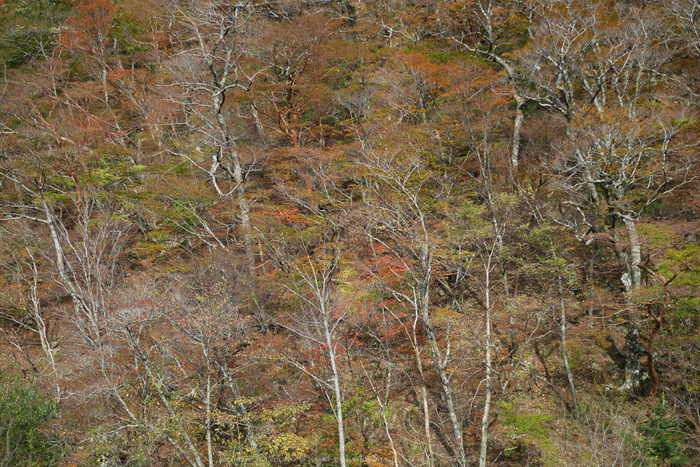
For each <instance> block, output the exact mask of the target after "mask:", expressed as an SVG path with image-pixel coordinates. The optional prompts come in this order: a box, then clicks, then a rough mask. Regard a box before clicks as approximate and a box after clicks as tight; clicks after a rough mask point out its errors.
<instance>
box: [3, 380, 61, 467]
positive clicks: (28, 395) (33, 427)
mask: <svg viewBox="0 0 700 467" xmlns="http://www.w3.org/2000/svg"><path fill="white" fill-rule="evenodd" d="M55 416H56V405H55V404H54V402H53V401H52V400H51V399H50V398H49V397H47V396H45V395H43V394H41V393H40V392H39V389H38V388H37V387H36V384H35V383H34V382H33V381H32V382H27V381H23V380H21V379H20V378H18V377H14V376H10V375H5V376H3V377H2V378H1V379H0V439H2V440H3V441H2V443H0V446H1V447H0V453H1V454H0V455H1V456H2V461H3V465H12V466H17V467H21V466H27V467H29V466H37V467H39V466H41V467H45V466H50V465H54V464H55V463H56V461H57V460H58V459H59V458H60V457H61V453H62V449H61V446H60V444H59V442H58V440H56V439H55V438H52V437H50V436H47V435H46V434H44V433H43V432H41V431H40V428H41V426H42V425H43V424H44V423H45V422H47V421H48V420H51V419H52V418H54V417H55Z"/></svg>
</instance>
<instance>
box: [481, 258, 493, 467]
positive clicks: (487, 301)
mask: <svg viewBox="0 0 700 467" xmlns="http://www.w3.org/2000/svg"><path fill="white" fill-rule="evenodd" d="M489 266H490V265H489ZM489 287H490V284H489V275H488V270H487V275H486V292H485V297H484V308H485V311H486V395H485V398H484V413H483V415H482V417H481V446H480V449H479V467H486V454H487V451H488V444H489V427H490V426H491V423H492V421H491V420H490V419H489V418H490V416H491V393H492V391H493V386H492V369H491V345H492V336H491V296H490V295H491V294H490V293H489Z"/></svg>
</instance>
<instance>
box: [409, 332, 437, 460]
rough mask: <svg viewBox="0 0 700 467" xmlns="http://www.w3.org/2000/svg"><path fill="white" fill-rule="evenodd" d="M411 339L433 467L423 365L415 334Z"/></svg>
mask: <svg viewBox="0 0 700 467" xmlns="http://www.w3.org/2000/svg"><path fill="white" fill-rule="evenodd" d="M411 337H412V340H413V342H412V344H413V354H414V356H415V358H416V367H417V368H418V377H419V378H420V397H421V405H422V409H423V430H424V432H425V440H426V442H427V443H428V467H432V465H433V444H432V442H431V439H430V406H429V405H428V389H427V388H426V387H425V378H424V376H423V363H422V362H421V359H420V353H419V352H418V343H417V342H416V341H415V333H414V335H413V336H411Z"/></svg>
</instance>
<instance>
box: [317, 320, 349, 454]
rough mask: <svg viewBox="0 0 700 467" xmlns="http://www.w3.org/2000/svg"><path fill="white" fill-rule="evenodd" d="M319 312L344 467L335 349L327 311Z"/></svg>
mask: <svg viewBox="0 0 700 467" xmlns="http://www.w3.org/2000/svg"><path fill="white" fill-rule="evenodd" d="M323 308H324V309H323V310H322V311H321V312H322V314H323V334H324V338H325V340H326V346H327V347H328V359H329V360H330V363H331V371H332V373H333V393H334V395H335V418H336V421H337V422H338V456H339V457H340V467H345V427H344V424H343V404H342V401H343V398H342V394H341V392H340V376H339V374H338V367H337V365H336V358H335V347H333V339H332V338H331V329H330V323H329V322H328V314H327V312H328V310H326V309H325V306H324V307H323Z"/></svg>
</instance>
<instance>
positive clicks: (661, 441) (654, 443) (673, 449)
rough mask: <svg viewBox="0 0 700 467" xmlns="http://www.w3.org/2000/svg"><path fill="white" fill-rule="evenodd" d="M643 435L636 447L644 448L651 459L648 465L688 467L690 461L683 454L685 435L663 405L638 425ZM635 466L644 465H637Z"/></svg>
mask: <svg viewBox="0 0 700 467" xmlns="http://www.w3.org/2000/svg"><path fill="white" fill-rule="evenodd" d="M639 430H640V431H641V432H642V434H643V435H644V439H643V440H642V441H640V442H639V443H637V444H638V447H641V448H644V449H645V450H646V451H647V452H648V453H649V455H650V456H651V457H652V458H653V460H654V462H653V463H652V464H650V465H654V466H657V465H658V466H668V467H681V466H685V465H689V462H690V459H689V458H688V457H687V456H686V455H685V453H684V447H683V443H684V442H685V438H686V435H685V433H683V430H682V424H681V422H680V421H679V420H678V419H676V418H674V417H673V415H672V414H669V413H668V410H667V408H666V405H665V404H658V405H657V406H656V407H655V408H654V417H653V418H651V419H650V420H649V422H647V423H642V424H640V425H639ZM637 465H644V464H641V463H637Z"/></svg>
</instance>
